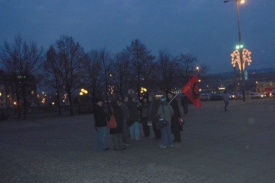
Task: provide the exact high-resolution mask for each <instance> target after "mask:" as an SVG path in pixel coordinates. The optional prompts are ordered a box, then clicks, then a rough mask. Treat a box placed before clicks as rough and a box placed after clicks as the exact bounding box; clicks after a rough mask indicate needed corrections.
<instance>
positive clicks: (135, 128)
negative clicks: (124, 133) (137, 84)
mask: <svg viewBox="0 0 275 183" xmlns="http://www.w3.org/2000/svg"><path fill="white" fill-rule="evenodd" d="M126 105H127V106H128V109H129V112H130V118H131V120H132V121H133V124H131V125H130V137H131V140H140V134H139V120H140V116H139V110H138V103H137V102H135V99H134V97H129V100H128V102H127V103H126Z"/></svg>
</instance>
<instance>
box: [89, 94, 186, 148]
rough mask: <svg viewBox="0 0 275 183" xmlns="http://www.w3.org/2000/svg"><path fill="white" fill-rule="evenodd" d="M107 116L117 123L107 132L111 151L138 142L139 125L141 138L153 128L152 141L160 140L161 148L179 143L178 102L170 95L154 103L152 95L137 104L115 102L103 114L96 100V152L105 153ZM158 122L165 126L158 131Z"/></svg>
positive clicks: (128, 98)
mask: <svg viewBox="0 0 275 183" xmlns="http://www.w3.org/2000/svg"><path fill="white" fill-rule="evenodd" d="M111 115H113V116H114V117H115V120H116V123H117V126H116V128H110V134H111V135H112V139H113V145H114V150H117V151H121V150H125V148H127V147H129V146H130V142H131V141H133V140H140V123H141V125H142V129H143V134H144V137H145V138H148V137H149V136H150V131H151V130H150V128H151V127H152V128H153V132H154V136H155V137H154V139H155V140H161V144H160V145H159V147H161V148H166V147H173V144H174V143H175V142H181V133H180V132H181V131H182V130H183V128H182V125H181V124H180V123H179V122H178V119H179V118H180V117H181V113H180V109H179V105H178V102H177V100H176V99H174V94H173V93H171V92H169V93H168V95H167V98H166V97H165V96H162V97H161V98H160V99H157V98H155V96H154V95H149V96H148V97H143V98H142V100H141V101H139V102H137V101H135V99H134V98H133V97H131V96H126V97H124V98H115V99H113V100H112V102H111V107H110V109H109V110H108V112H106V111H104V108H103V100H102V99H98V100H97V102H96V105H95V107H94V121H95V129H96V131H97V144H98V148H99V149H100V150H102V151H105V150H109V148H107V147H106V145H105V134H106V131H107V129H108V128H107V123H108V121H109V118H110V116H111ZM159 119H164V120H166V121H167V122H168V123H167V125H166V126H165V127H163V128H161V129H159V128H158V127H157V125H156V124H157V122H158V121H159ZM172 134H173V135H172ZM172 136H174V138H173V137H172Z"/></svg>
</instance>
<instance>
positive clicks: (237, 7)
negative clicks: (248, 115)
mask: <svg viewBox="0 0 275 183" xmlns="http://www.w3.org/2000/svg"><path fill="white" fill-rule="evenodd" d="M229 1H230V0H224V3H227V2H229ZM231 1H236V11H237V21H238V36H239V45H242V38H241V28H240V4H243V3H244V0H231ZM242 52H243V47H240V48H239V53H240V63H241V74H242V95H243V101H245V81H244V68H243V56H242Z"/></svg>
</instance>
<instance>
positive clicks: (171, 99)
mask: <svg viewBox="0 0 275 183" xmlns="http://www.w3.org/2000/svg"><path fill="white" fill-rule="evenodd" d="M178 94H179V93H177V94H176V95H175V96H174V97H173V98H172V99H171V100H170V102H169V103H168V104H170V103H171V102H172V101H173V100H174V99H175V98H176V97H177V96H178Z"/></svg>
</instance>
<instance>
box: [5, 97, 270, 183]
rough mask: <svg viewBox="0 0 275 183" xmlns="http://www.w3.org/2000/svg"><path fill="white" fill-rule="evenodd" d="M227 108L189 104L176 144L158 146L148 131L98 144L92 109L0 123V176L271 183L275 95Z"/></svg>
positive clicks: (38, 182) (8, 181)
mask: <svg viewBox="0 0 275 183" xmlns="http://www.w3.org/2000/svg"><path fill="white" fill-rule="evenodd" d="M228 109H229V111H227V112H225V111H224V110H223V103H222V101H217V102H214V101H211V102H203V103H202V108H201V109H200V110H198V109H195V108H194V106H193V105H191V106H190V107H189V111H190V113H189V115H187V116H186V117H185V120H186V125H185V126H184V131H183V132H182V141H183V142H182V143H181V144H175V147H174V148H167V149H160V148H159V147H158V145H159V143H160V142H159V141H155V140H153V135H152V133H151V138H149V139H145V138H143V139H142V140H140V141H134V142H132V143H131V147H130V148H128V149H127V150H126V151H124V152H117V151H113V150H109V151H106V152H100V151H98V150H97V147H96V142H95V131H94V129H93V122H92V115H81V116H75V117H54V118H44V119H31V120H27V121H23V122H22V121H21V122H20V121H10V122H8V123H1V124H0V127H1V128H0V132H1V136H0V182H1V183H17V182H26V183H32V182H33V183H42V182H43V183H44V182H49V183H55V182H61V183H63V182H64V183H65V182H66V183H76V182H83V183H89V182H92V183H103V182H104V183H105V182H106V183H108V182H110V183H115V182H121V183H124V182H127V183H128V182H140V183H143V182H144V183H146V182H158V183H159V182H184V183H185V182H186V183H227V182H228V183H246V182H248V183H254V182H255V183H274V182H275V156H274V155H275V99H274V98H271V99H259V100H258V99H255V100H248V101H246V102H242V101H230V105H229V108H228ZM107 144H108V146H109V147H110V148H112V141H111V136H110V135H109V134H108V136H107Z"/></svg>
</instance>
